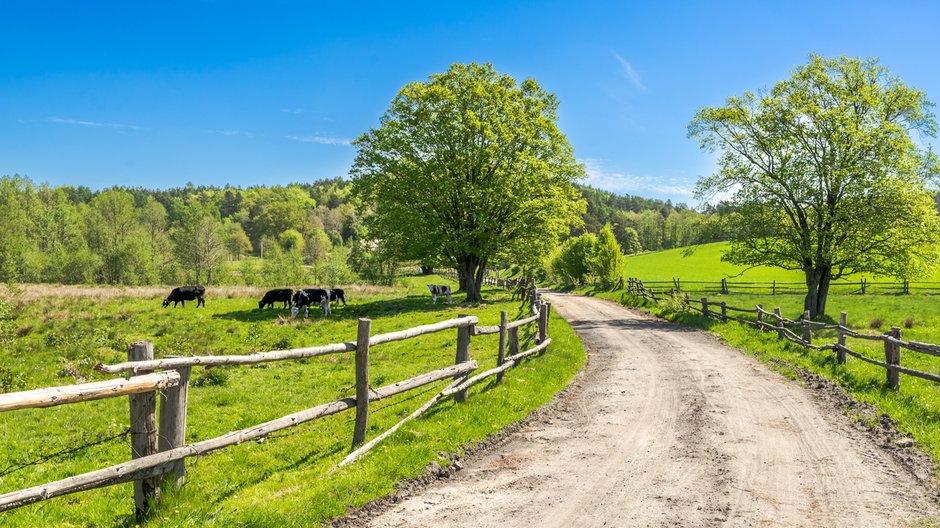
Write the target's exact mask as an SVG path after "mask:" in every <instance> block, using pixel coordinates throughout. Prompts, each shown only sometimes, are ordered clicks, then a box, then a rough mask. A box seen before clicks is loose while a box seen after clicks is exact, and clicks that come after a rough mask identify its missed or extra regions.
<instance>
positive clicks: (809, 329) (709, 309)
mask: <svg viewBox="0 0 940 528" xmlns="http://www.w3.org/2000/svg"><path fill="white" fill-rule="evenodd" d="M905 283H906V281H905ZM646 284H648V283H644V282H643V281H641V280H639V279H634V278H630V279H628V280H627V288H628V293H630V294H632V295H637V296H640V297H642V298H644V299H647V300H651V301H654V302H659V301H662V300H664V299H665V298H667V297H669V298H672V299H676V300H678V301H679V302H681V303H682V304H683V305H684V307H685V308H687V309H689V310H692V311H696V312H699V313H701V314H702V315H704V316H705V317H711V318H717V319H719V320H720V321H722V322H727V321H728V320H732V321H736V322H739V323H742V324H746V325H749V326H753V327H755V328H757V329H759V330H760V331H766V330H772V331H776V332H777V337H778V339H786V340H788V341H791V342H793V343H796V344H798V345H802V346H804V347H806V348H811V349H814V350H832V351H834V352H835V357H836V361H837V362H838V363H841V364H845V363H846V356H852V357H854V358H857V359H859V360H861V361H864V362H866V363H871V364H872V365H877V366H879V367H882V368H884V369H885V373H886V383H887V385H888V387H889V388H891V389H893V390H895V391H897V390H899V389H900V383H901V382H900V376H899V374H902V373H903V374H907V375H909V376H914V377H917V378H921V379H925V380H929V381H933V382H935V383H940V375H937V374H934V373H932V372H923V371H920V370H915V369H910V368H907V367H903V366H901V349H905V350H908V351H910V352H915V353H918V354H925V355H930V356H934V357H940V345H936V344H931V343H920V342H917V341H904V340H903V339H901V337H902V336H901V329H900V328H892V329H891V330H888V331H887V332H884V333H883V334H864V333H861V332H857V331H855V330H852V329H850V328H849V327H848V322H847V320H848V314H847V313H846V312H841V314H840V319H839V324H829V323H825V322H821V321H812V320H810V314H809V311H806V312H804V313H803V315H802V317H801V318H800V319H799V320H793V319H788V318H786V317H783V316H782V315H781V313H780V308H775V309H774V310H773V311H772V312H770V311H767V310H764V307H763V305H760V304H758V305H757V306H756V307H755V308H754V309H750V308H735V307H733V306H728V305H727V304H726V303H725V302H724V301H710V300H708V298H706V297H703V298H702V299H701V300H700V301H695V302H694V303H693V301H692V300H691V299H690V298H689V294H688V291H685V292H683V293H682V294H681V295H680V293H679V291H678V290H677V289H673V290H671V291H670V292H668V294H667V293H666V292H662V293H660V294H657V293H656V292H655V290H653V289H650V288H647V286H646ZM869 284H871V283H869ZM889 284H893V283H889ZM905 289H907V288H906V284H905ZM696 304H700V305H701V307H699V306H696ZM714 307H717V308H718V310H715V309H714ZM729 310H732V311H736V312H744V313H756V314H757V320H756V321H751V320H748V319H742V318H738V317H732V316H729V315H728V314H727V312H728V311H729ZM771 321H772V322H771ZM788 326H789V327H796V328H798V329H799V330H800V333H799V334H797V333H796V332H794V331H793V330H791V329H790V328H788ZM820 330H835V331H836V335H837V340H836V342H835V343H825V344H821V345H820V344H813V332H814V331H820ZM846 338H852V339H859V340H865V341H881V342H882V343H884V354H885V360H884V361H880V360H877V359H873V358H870V357H868V356H865V355H863V354H861V353H859V352H857V351H855V350H852V349H850V348H848V347H847V346H846Z"/></svg>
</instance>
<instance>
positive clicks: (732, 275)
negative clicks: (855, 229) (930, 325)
mask: <svg viewBox="0 0 940 528" xmlns="http://www.w3.org/2000/svg"><path fill="white" fill-rule="evenodd" d="M729 246H730V244H729V243H728V242H714V243H711V244H701V245H698V246H689V247H684V248H677V249H668V250H665V251H656V252H653V253H642V254H639V255H632V256H628V257H626V262H625V266H624V270H625V271H624V274H625V275H626V276H627V277H637V278H639V279H641V280H643V281H671V280H672V279H673V277H678V278H679V279H681V280H684V281H709V282H714V283H715V284H719V283H720V282H721V279H722V278H727V279H728V281H729V282H732V283H733V282H771V281H777V282H803V280H804V276H803V272H802V271H788V270H784V269H780V268H775V267H772V266H757V267H753V268H748V267H747V266H738V265H735V264H730V263H728V262H722V260H721V256H722V254H724V252H725V251H727V250H728V247H729ZM862 278H865V279H867V280H869V281H890V282H896V281H898V280H900V279H896V278H893V277H880V276H877V275H871V274H864V275H860V276H853V277H851V278H848V279H845V282H855V283H857V282H858V281H859V280H860V279H862ZM912 280H913V279H912ZM916 280H918V281H940V271H937V272H935V273H933V274H931V275H929V276H927V277H920V278H918V279H916Z"/></svg>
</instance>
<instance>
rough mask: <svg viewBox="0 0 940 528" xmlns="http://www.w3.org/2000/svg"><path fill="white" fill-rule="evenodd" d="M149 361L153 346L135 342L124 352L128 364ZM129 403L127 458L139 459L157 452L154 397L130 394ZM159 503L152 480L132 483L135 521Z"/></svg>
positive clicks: (156, 489)
mask: <svg viewBox="0 0 940 528" xmlns="http://www.w3.org/2000/svg"><path fill="white" fill-rule="evenodd" d="M151 359H153V343H152V342H150V341H138V342H136V343H131V345H130V347H128V349H127V360H128V361H148V360H151ZM129 400H130V418H131V458H132V459H135V458H141V457H145V456H149V455H153V454H155V453H156V452H157V393H156V391H154V392H144V393H141V394H132V395H131V396H129ZM159 500H160V487H159V486H158V482H157V479H156V478H154V477H151V478H146V479H140V480H135V481H134V509H135V515H136V516H137V520H143V519H144V517H145V515H146V514H147V510H148V509H149V508H150V507H151V506H152V505H153V504H155V503H156V502H158V501H159Z"/></svg>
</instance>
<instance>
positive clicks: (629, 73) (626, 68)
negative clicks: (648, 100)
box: [611, 50, 647, 92]
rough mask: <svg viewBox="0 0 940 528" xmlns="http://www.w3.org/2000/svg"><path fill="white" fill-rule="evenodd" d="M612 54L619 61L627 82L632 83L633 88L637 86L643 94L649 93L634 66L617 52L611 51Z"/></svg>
mask: <svg viewBox="0 0 940 528" xmlns="http://www.w3.org/2000/svg"><path fill="white" fill-rule="evenodd" d="M611 53H612V54H613V56H614V58H615V59H617V62H619V63H620V66H621V68H623V75H624V76H625V77H626V78H627V80H628V81H630V82H631V83H632V84H633V86H636V87H637V89H639V90H641V91H643V92H645V91H647V90H646V85H645V84H643V80H642V79H640V74H639V73H637V72H636V70H634V69H633V65H632V64H630V63H629V62H628V61H627V60H626V59H624V58H623V57H621V56H620V54H619V53H617V52H616V51H613V50H611Z"/></svg>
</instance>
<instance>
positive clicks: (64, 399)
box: [0, 283, 552, 519]
mask: <svg viewBox="0 0 940 528" xmlns="http://www.w3.org/2000/svg"><path fill="white" fill-rule="evenodd" d="M526 296H527V297H529V298H530V299H531V304H530V306H531V310H532V315H531V316H530V317H526V318H524V319H521V320H517V321H512V322H510V321H509V318H508V316H507V313H506V312H505V311H504V312H502V313H501V316H500V324H498V325H492V326H478V325H477V323H478V322H479V319H478V318H477V317H476V316H469V315H460V316H458V317H456V318H453V319H448V320H445V321H440V322H437V323H432V324H426V325H420V326H416V327H413V328H409V329H405V330H400V331H396V332H389V333H385V334H375V335H370V331H371V321H370V320H369V319H360V320H359V331H358V335H357V338H356V341H354V342H352V341H351V342H346V343H333V344H329V345H322V346H315V347H306V348H298V349H291V350H277V351H271V352H263V353H258V354H250V355H232V356H192V357H165V358H162V359H154V357H153V345H152V343H150V342H149V341H143V342H138V343H133V344H132V345H131V346H130V347H129V349H128V361H127V362H124V363H118V364H114V365H101V364H99V365H97V366H96V367H95V368H96V370H98V371H99V372H103V373H110V374H115V373H121V372H126V373H132V374H136V373H138V372H149V373H148V374H143V375H140V376H131V377H129V378H127V379H116V380H108V381H102V382H95V383H86V384H80V385H70V386H63V387H50V388H45V389H36V390H32V391H24V392H19V393H11V394H0V411H14V410H17V409H26V408H34V407H48V406H52V405H61V404H67V403H78V402H81V401H89V400H95V399H102V398H113V397H118V396H128V397H129V399H130V413H131V416H130V419H131V426H130V429H129V436H130V438H131V455H132V460H130V461H128V462H124V463H121V464H116V465H113V466H110V467H107V468H104V469H100V470H96V471H92V472H89V473H84V474H81V475H75V476H72V477H68V478H65V479H62V480H58V481H55V482H49V483H46V484H42V485H39V486H33V487H31V488H27V489H23V490H19V491H14V492H10V493H5V494H2V495H0V511H4V510H9V509H12V508H17V507H21V506H25V505H27V504H31V503H34V502H38V501H42V500H46V499H50V498H53V497H58V496H61V495H66V494H70V493H75V492H78V491H84V490H89V489H93V488H99V487H103V486H110V485H114V484H120V483H124V482H134V502H135V512H136V515H137V517H138V519H143V518H144V517H145V515H146V512H147V511H148V510H149V509H150V508H151V507H152V505H153V504H154V503H155V502H157V501H159V495H160V493H159V490H160V487H161V480H162V479H164V478H166V477H167V476H170V475H175V481H174V482H173V484H174V485H175V486H176V487H179V486H181V485H182V483H183V476H184V466H183V462H184V461H185V459H186V458H189V457H194V456H202V455H205V454H208V453H211V452H213V451H217V450H219V449H223V448H226V447H230V446H233V445H238V444H239V443H242V442H245V441H248V440H254V439H258V438H262V437H265V436H266V435H268V434H271V433H272V432H275V431H280V430H282V429H286V428H289V427H294V426H297V425H300V424H303V423H307V422H310V421H313V420H317V419H319V418H323V417H325V416H330V415H333V414H336V413H339V412H343V411H346V410H349V409H355V410H356V419H355V422H356V424H355V429H354V431H353V442H352V445H353V447H354V448H357V449H355V450H354V451H353V452H352V453H350V455H349V456H347V457H346V459H345V460H343V462H342V463H341V464H340V465H346V464H350V463H354V462H355V461H356V460H358V459H359V458H361V457H362V456H363V455H365V454H366V452H368V450H369V449H371V448H372V447H373V446H374V445H376V444H378V443H379V442H380V441H381V440H382V439H384V438H387V437H388V436H390V435H391V434H392V433H393V432H394V431H395V430H397V429H398V428H399V427H400V426H401V425H402V424H403V423H404V422H405V421H407V420H409V419H413V418H415V417H417V416H420V415H421V414H422V413H423V412H425V411H426V410H427V409H428V408H430V407H431V406H433V404H434V403H436V402H437V401H440V400H441V399H443V398H447V397H452V398H454V400H455V401H457V402H458V403H460V402H463V401H466V398H467V389H469V388H470V387H471V386H473V385H474V384H476V383H478V382H480V381H482V380H484V379H487V378H490V377H493V376H495V377H496V380H497V383H501V382H502V380H503V376H502V375H503V373H504V372H505V371H506V370H508V369H510V368H512V367H513V366H516V365H518V364H519V362H520V361H521V360H522V359H525V358H527V357H531V356H533V355H535V354H539V353H541V352H544V351H545V350H546V349H547V348H548V346H549V345H550V344H551V342H552V340H551V339H550V338H549V337H548V318H549V314H550V313H551V305H550V304H549V303H546V302H544V301H542V299H541V295H540V294H538V292H537V290H536V288H535V285H534V283H533V284H532V286H531V288H528V289H527V291H526ZM531 323H537V328H536V329H535V342H536V346H534V347H532V348H530V349H528V350H526V351H523V352H520V351H519V344H520V339H519V328H520V327H522V326H523V325H527V324H531ZM453 329H456V331H457V350H456V358H455V364H454V365H453V366H450V367H446V368H443V369H438V370H434V371H431V372H427V373H424V374H420V375H417V376H415V377H412V378H409V379H406V380H403V381H399V382H397V383H393V384H391V385H386V386H384V387H380V388H377V389H373V388H371V387H370V386H369V374H368V365H369V349H370V347H372V346H376V345H381V344H383V343H390V342H393V341H402V340H406V339H412V338H415V337H419V336H422V335H427V334H432V333H436V332H441V331H445V330H453ZM497 333H498V334H499V338H500V339H499V349H498V350H497V358H496V364H497V365H496V367H495V368H492V369H489V370H487V371H485V372H482V373H478V374H476V375H473V376H472V377H471V374H472V373H473V372H475V371H476V370H477V369H478V364H477V362H476V361H475V360H473V359H471V358H470V345H471V338H472V337H473V336H477V335H487V334H497ZM344 352H355V379H356V383H355V387H356V395H355V397H350V398H343V399H341V400H337V401H334V402H329V403H325V404H322V405H317V406H315V407H312V408H310V409H306V410H303V411H299V412H295V413H292V414H289V415H287V416H283V417H281V418H277V419H275V420H271V421H268V422H265V423H262V424H258V425H254V426H251V427H248V428H246V429H241V430H238V431H233V432H230V433H227V434H224V435H222V436H219V437H217V438H212V439H209V440H203V441H200V442H196V443H194V444H189V445H187V444H186V443H185V431H186V416H187V413H186V411H187V400H188V390H189V378H190V371H191V369H192V368H193V367H209V366H234V365H247V364H254V363H262V362H272V361H287V360H295V359H304V358H309V357H316V356H320V355H325V354H336V353H344ZM157 370H159V371H160V372H153V371H157ZM447 379H452V380H453V381H452V382H451V383H450V384H449V385H448V386H447V387H445V388H444V389H442V390H441V391H440V392H438V394H437V395H435V397H434V398H432V399H431V400H430V401H428V402H427V403H425V404H424V405H422V406H421V407H420V408H419V409H418V410H416V411H415V412H414V413H412V415H410V416H409V417H406V419H405V420H403V421H401V422H399V423H398V424H396V425H395V426H394V427H392V428H391V429H390V430H388V431H386V432H384V433H383V434H381V435H379V436H377V437H376V438H374V439H373V440H372V441H370V442H369V443H367V444H364V445H363V442H364V441H365V436H366V432H367V430H368V428H367V424H368V413H369V403H370V402H374V401H378V400H381V399H384V398H389V397H392V396H395V395H398V394H402V393H405V392H408V391H411V390H414V389H416V388H419V387H423V386H426V385H429V384H431V383H435V382H439V381H442V380H447ZM158 395H159V399H160V402H161V403H160V416H159V423H158V421H157V419H156V400H157V397H158ZM158 426H159V427H158Z"/></svg>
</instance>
